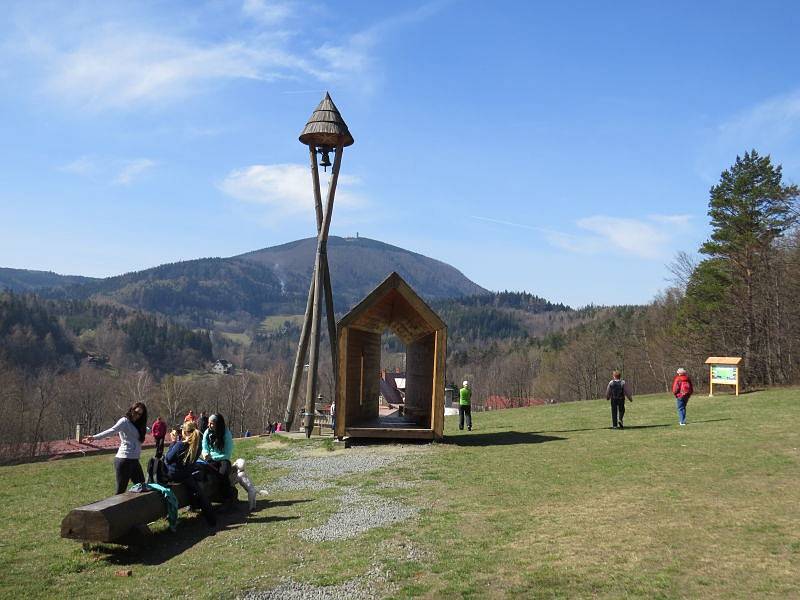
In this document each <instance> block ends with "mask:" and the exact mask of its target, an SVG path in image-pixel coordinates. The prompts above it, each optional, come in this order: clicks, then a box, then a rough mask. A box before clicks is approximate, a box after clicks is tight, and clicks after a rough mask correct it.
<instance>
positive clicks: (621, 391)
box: [610, 379, 625, 402]
mask: <svg viewBox="0 0 800 600" xmlns="http://www.w3.org/2000/svg"><path fill="white" fill-rule="evenodd" d="M610 385H611V401H612V402H625V384H624V383H623V382H622V380H620V379H614V380H613V381H612V382H611V384H610Z"/></svg>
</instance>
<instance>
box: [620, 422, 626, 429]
mask: <svg viewBox="0 0 800 600" xmlns="http://www.w3.org/2000/svg"><path fill="white" fill-rule="evenodd" d="M619 428H620V429H625V428H624V427H623V426H622V421H620V422H619Z"/></svg>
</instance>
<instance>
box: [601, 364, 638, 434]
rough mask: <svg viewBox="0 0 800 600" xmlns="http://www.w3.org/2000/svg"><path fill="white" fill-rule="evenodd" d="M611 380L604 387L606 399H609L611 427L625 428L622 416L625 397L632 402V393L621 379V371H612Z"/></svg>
mask: <svg viewBox="0 0 800 600" xmlns="http://www.w3.org/2000/svg"><path fill="white" fill-rule="evenodd" d="M611 377H612V379H611V381H609V382H608V387H607V388H606V400H610V401H611V429H625V427H623V425H622V418H623V417H624V416H625V398H627V399H628V400H630V401H631V402H633V394H632V393H631V389H630V387H629V386H628V384H627V383H626V382H625V380H624V379H622V378H621V377H622V373H620V372H619V371H613V372H612V373H611Z"/></svg>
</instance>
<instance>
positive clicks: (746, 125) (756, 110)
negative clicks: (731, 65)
mask: <svg viewBox="0 0 800 600" xmlns="http://www.w3.org/2000/svg"><path fill="white" fill-rule="evenodd" d="M798 138H800V89H797V90H793V91H791V92H789V93H786V94H782V95H779V96H775V97H772V98H767V99H765V100H764V101H762V102H760V103H758V104H756V105H754V106H751V107H749V108H746V109H744V110H742V111H741V112H739V113H738V114H735V115H733V116H731V117H730V118H728V119H726V120H724V121H723V122H721V123H720V124H719V125H717V126H716V127H715V128H714V129H713V130H712V131H710V132H709V135H708V139H707V142H706V143H705V144H704V145H703V146H701V148H700V152H699V156H698V170H699V171H700V175H701V176H702V177H703V178H704V179H706V181H708V182H709V183H716V182H717V181H718V180H719V174H720V172H721V171H722V170H723V169H726V168H728V167H729V166H730V165H731V164H733V162H734V160H735V158H736V156H741V155H742V154H744V152H746V151H748V150H751V149H753V148H754V149H756V150H758V151H759V153H760V154H771V155H772V156H774V157H776V159H777V162H779V163H781V164H783V165H784V167H786V168H789V169H793V170H796V171H800V146H798V144H797V140H798Z"/></svg>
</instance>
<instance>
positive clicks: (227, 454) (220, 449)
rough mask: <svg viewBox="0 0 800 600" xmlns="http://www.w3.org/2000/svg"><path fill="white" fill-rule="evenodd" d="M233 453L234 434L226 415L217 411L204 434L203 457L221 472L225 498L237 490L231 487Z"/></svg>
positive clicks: (210, 419)
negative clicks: (226, 423)
mask: <svg viewBox="0 0 800 600" xmlns="http://www.w3.org/2000/svg"><path fill="white" fill-rule="evenodd" d="M232 455H233V435H231V431H230V429H228V428H227V427H226V426H225V419H224V417H223V416H222V415H221V414H219V413H215V414H213V415H211V416H210V417H209V418H208V429H206V432H205V433H204V434H203V453H202V458H203V460H204V461H206V463H208V465H209V466H210V467H212V469H214V470H215V471H216V472H217V473H219V475H220V478H221V481H220V487H221V493H222V497H223V498H228V497H230V496H232V495H233V494H234V493H235V491H236V490H234V489H232V488H231V483H230V472H231V456H232Z"/></svg>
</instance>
